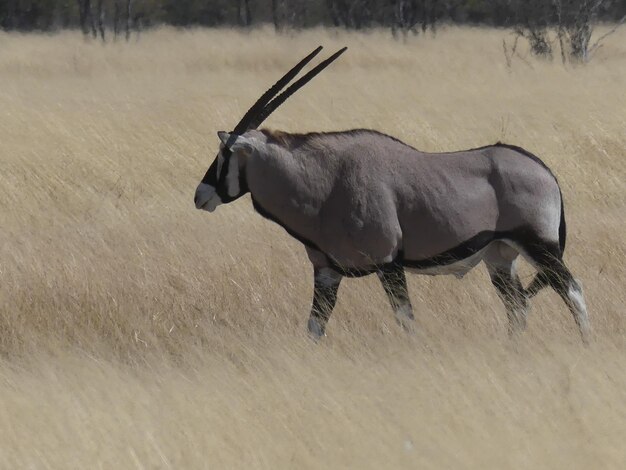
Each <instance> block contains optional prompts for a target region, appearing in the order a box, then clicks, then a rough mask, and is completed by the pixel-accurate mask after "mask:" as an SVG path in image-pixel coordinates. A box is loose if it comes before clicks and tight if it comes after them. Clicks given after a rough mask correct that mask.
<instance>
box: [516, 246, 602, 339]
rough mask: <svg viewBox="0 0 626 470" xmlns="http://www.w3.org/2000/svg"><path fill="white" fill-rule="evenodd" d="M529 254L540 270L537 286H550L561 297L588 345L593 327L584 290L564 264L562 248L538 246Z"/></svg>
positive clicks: (530, 290)
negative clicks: (590, 322)
mask: <svg viewBox="0 0 626 470" xmlns="http://www.w3.org/2000/svg"><path fill="white" fill-rule="evenodd" d="M529 254H530V255H531V258H532V259H533V261H534V262H535V264H536V266H537V269H538V270H539V274H538V275H537V278H536V279H537V282H536V285H539V284H545V285H549V286H550V287H552V288H553V289H554V290H555V291H556V292H557V293H558V294H559V295H560V296H561V298H562V299H563V301H564V302H565V304H566V305H567V307H568V308H569V310H570V312H571V313H572V316H573V317H574V321H575V322H576V325H577V326H578V329H579V331H580V336H581V337H582V340H583V342H584V343H588V342H589V337H590V335H591V326H590V324H589V316H588V315H587V306H586V305H585V298H584V296H583V290H582V287H581V286H580V284H579V283H578V282H577V281H576V279H574V276H572V273H571V272H570V270H569V269H568V268H567V266H566V265H565V263H564V262H563V257H562V256H563V253H562V252H561V249H560V247H555V246H551V245H549V246H545V247H543V249H542V248H541V247H538V246H536V247H531V250H529ZM533 284H535V281H533V283H532V284H531V286H529V288H528V292H529V293H531V294H532V293H533V291H532V288H533V287H534V286H533Z"/></svg>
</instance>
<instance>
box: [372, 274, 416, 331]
mask: <svg viewBox="0 0 626 470" xmlns="http://www.w3.org/2000/svg"><path fill="white" fill-rule="evenodd" d="M378 278H379V279H380V282H381V283H382V285H383V288H384V289H385V293H386V294H387V298H388V299H389V303H390V304H391V308H393V312H394V313H395V315H396V321H397V322H398V324H399V325H400V326H401V327H402V328H403V329H404V330H405V331H408V332H412V331H413V329H414V323H415V322H414V320H415V317H414V316H413V307H412V305H411V299H410V298H409V289H408V287H407V284H406V275H405V274H404V268H403V267H402V265H401V264H399V263H392V264H389V265H387V266H384V267H383V268H382V269H381V270H380V271H379V272H378Z"/></svg>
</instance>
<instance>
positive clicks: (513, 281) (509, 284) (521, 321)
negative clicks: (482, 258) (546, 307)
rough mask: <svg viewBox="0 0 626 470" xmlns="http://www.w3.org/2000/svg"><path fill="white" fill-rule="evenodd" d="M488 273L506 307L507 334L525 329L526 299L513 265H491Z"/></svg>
mask: <svg viewBox="0 0 626 470" xmlns="http://www.w3.org/2000/svg"><path fill="white" fill-rule="evenodd" d="M489 275H490V277H491V282H492V283H493V285H494V286H495V288H496V290H497V291H498V296H499V297H500V299H501V300H502V302H503V303H504V306H505V308H506V315H507V317H508V320H509V335H513V334H515V333H518V332H520V331H522V330H524V329H526V312H527V310H528V300H527V297H526V292H525V291H524V287H523V286H522V283H521V282H520V279H519V277H518V275H517V273H516V272H515V269H514V265H513V264H511V269H502V268H494V267H491V268H490V269H489Z"/></svg>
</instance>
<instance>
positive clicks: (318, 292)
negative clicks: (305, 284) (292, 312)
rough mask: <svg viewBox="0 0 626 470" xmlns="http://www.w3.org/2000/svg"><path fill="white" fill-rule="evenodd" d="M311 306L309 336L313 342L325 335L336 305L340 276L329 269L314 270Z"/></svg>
mask: <svg viewBox="0 0 626 470" xmlns="http://www.w3.org/2000/svg"><path fill="white" fill-rule="evenodd" d="M314 276H315V281H314V285H313V306H312V307H311V316H310V317H309V325H308V327H309V335H311V337H312V338H313V339H315V340H317V339H319V338H320V337H322V336H324V335H325V331H326V323H328V319H329V318H330V314H331V313H332V311H333V308H335V303H337V290H338V289H339V283H340V282H341V279H342V277H343V276H342V275H341V274H339V273H338V272H337V271H335V270H333V269H331V268H315V270H314Z"/></svg>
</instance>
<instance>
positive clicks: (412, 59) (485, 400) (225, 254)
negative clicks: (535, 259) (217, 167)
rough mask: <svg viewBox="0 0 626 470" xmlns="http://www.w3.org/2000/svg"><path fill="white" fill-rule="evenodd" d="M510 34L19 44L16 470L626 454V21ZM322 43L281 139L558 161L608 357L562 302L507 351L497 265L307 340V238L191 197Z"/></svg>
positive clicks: (5, 421)
mask: <svg viewBox="0 0 626 470" xmlns="http://www.w3.org/2000/svg"><path fill="white" fill-rule="evenodd" d="M505 35H506V33H505V32H504V31H489V30H480V29H461V28H451V29H447V30H442V31H440V32H439V33H438V35H437V37H436V39H433V38H431V37H419V38H417V39H412V40H409V41H408V42H407V43H406V44H402V43H397V42H394V41H392V40H391V39H390V38H389V34H388V33H387V32H379V33H377V32H375V33H370V34H363V35H361V34H358V35H357V34H347V33H342V32H327V31H322V30H315V31H309V32H305V33H301V34H297V35H286V36H275V35H274V34H273V33H270V32H269V31H263V30H259V31H255V32H251V33H249V34H243V33H238V32H233V31H226V30H223V31H201V30H198V31H187V32H182V31H180V32H177V31H174V30H158V31H153V32H150V33H147V34H145V35H144V36H142V38H141V39H140V41H139V42H131V43H130V44H125V43H119V44H108V45H106V46H102V45H101V44H99V43H89V42H84V41H83V40H82V38H81V37H80V36H79V35H78V34H77V33H62V34H58V35H55V36H51V37H49V36H20V35H0V201H2V205H1V209H0V214H1V219H0V220H1V228H0V423H1V426H0V467H1V468H207V467H210V468H232V467H240V468H348V467H351V468H566V467H567V468H624V465H626V447H625V446H624V440H625V439H626V367H625V365H626V336H625V333H626V315H625V313H626V312H624V301H625V299H626V295H625V293H624V288H625V285H624V276H625V275H626V268H625V267H624V263H625V261H626V246H625V239H624V233H625V230H626V220H625V213H626V212H625V210H626V187H625V184H626V183H625V181H626V165H625V157H626V155H625V152H626V150H625V149H626V131H625V129H626V92H625V88H624V80H625V77H626V30H624V29H622V30H621V32H618V33H616V34H615V35H613V36H612V37H611V38H610V39H609V40H607V42H606V46H605V47H604V48H602V49H600V51H599V52H598V54H597V55H596V57H595V58H594V59H593V61H592V62H591V63H590V64H589V65H587V66H584V67H576V66H568V67H564V66H563V65H562V64H560V63H559V62H557V61H555V62H554V63H547V62H540V61H535V60H531V61H530V65H528V64H526V63H524V62H523V61H521V60H514V63H513V67H512V69H511V70H509V69H507V68H506V65H505V60H504V56H503V53H502V44H501V40H502V38H503V37H504V36H505ZM318 44H323V45H325V46H327V52H326V54H328V53H330V52H332V51H333V50H334V49H336V48H338V47H340V46H343V45H344V44H346V45H348V46H350V50H349V51H348V53H347V54H346V55H344V56H343V57H342V58H341V60H340V61H338V62H337V63H335V64H333V65H332V66H331V68H330V69H328V70H327V71H326V72H324V73H323V74H322V75H320V76H319V77H318V78H317V79H316V80H315V81H314V82H312V83H311V84H310V85H309V86H308V87H307V88H305V89H303V90H302V91H301V92H300V93H299V94H298V95H296V96H295V97H293V98H292V99H291V100H290V101H289V102H288V103H287V104H285V105H284V107H282V108H281V109H280V110H279V111H277V112H276V113H275V115H273V116H272V117H271V118H270V120H269V121H268V122H267V125H268V126H269V127H273V128H278V129H283V130H291V131H308V130H336V129H349V128H354V127H370V128H376V129H379V130H381V131H385V132H388V133H391V134H392V135H395V136H397V137H399V138H401V139H403V140H405V141H406V142H408V143H410V144H412V145H414V146H416V147H418V148H421V149H424V150H429V151H443V150H456V149H463V148H469V147H475V146H480V145H484V144H488V143H493V142H495V141H497V140H504V141H506V142H510V143H515V144H519V145H522V146H524V147H525V148H527V149H528V150H530V151H532V152H534V153H536V154H538V155H540V156H541V157H542V158H543V159H544V160H545V161H546V162H547V163H548V164H549V165H550V166H551V167H552V169H553V170H554V172H555V173H556V174H557V175H558V177H559V179H560V182H561V185H562V188H563V193H564V197H565V201H566V215H567V219H568V229H569V234H568V235H569V236H568V247H567V250H566V260H567V262H568V264H569V266H570V267H571V268H572V270H573V271H574V273H575V275H576V276H577V277H578V278H579V279H580V280H581V281H582V283H583V285H584V288H585V292H586V297H587V303H588V306H589V311H590V316H591V320H592V324H593V327H594V330H595V336H594V340H593V342H592V344H591V346H590V347H589V348H585V347H583V346H582V345H581V342H580V340H579V337H578V335H577V332H576V329H575V327H574V322H573V320H572V318H571V317H570V315H569V313H568V312H567V310H566V308H565V306H564V304H563V303H562V302H561V301H560V299H558V298H557V296H556V294H554V293H553V292H550V291H548V290H546V291H543V292H542V293H541V294H540V295H539V296H538V297H537V298H535V299H534V301H533V302H532V306H533V311H532V313H531V317H530V320H529V328H528V331H527V332H526V334H524V335H523V336H522V337H521V338H519V339H518V340H517V341H513V342H511V341H509V340H508V339H507V337H506V320H505V314H504V310H503V307H502V305H501V303H500V301H499V300H498V298H497V297H496V295H495V292H494V290H493V288H492V287H491V285H490V283H489V280H488V278H487V275H486V272H485V270H484V268H483V267H480V268H478V269H476V270H474V271H473V272H471V273H470V274H469V275H468V276H466V278H465V279H463V280H461V281H459V280H456V279H454V278H450V277H436V278H430V277H420V276H415V275H410V276H409V277H410V279H409V283H410V289H411V295H412V299H413V303H414V305H415V308H416V314H417V323H418V326H419V333H418V334H417V335H416V336H414V337H407V336H406V335H404V334H403V332H402V331H400V330H399V328H398V327H396V325H395V323H394V321H393V316H392V313H391V309H390V307H389V306H388V304H387V301H386V299H385V296H384V294H383V291H382V288H381V286H380V285H379V284H378V281H377V279H375V278H365V279H360V280H348V281H346V282H344V284H343V285H342V288H341V290H340V300H339V304H338V307H337V309H336V310H335V313H334V315H333V317H332V319H331V322H330V324H329V329H328V337H327V338H325V339H324V341H323V342H322V343H321V344H317V345H316V344H313V343H312V342H310V341H309V340H308V339H307V337H306V334H305V326H306V320H307V317H308V311H309V305H310V298H311V294H312V272H311V268H310V266H309V264H308V261H307V260H306V255H305V253H304V249H303V248H302V247H301V245H300V244H299V243H298V242H296V241H294V240H293V239H291V238H290V237H289V236H288V235H287V234H286V233H284V232H283V230H282V229H281V228H280V227H278V226H275V225H272V224H271V223H270V222H267V221H265V220H263V219H262V218H261V217H260V216H258V215H257V214H255V213H254V212H253V210H252V207H251V204H250V201H249V198H247V197H246V198H244V199H242V200H240V201H238V202H236V203H234V204H232V205H230V206H224V207H221V208H219V209H218V211H217V212H216V213H214V214H210V215H209V214H207V213H204V212H199V211H196V210H195V209H194V207H193V194H194V190H195V187H196V184H197V183H198V181H199V179H200V178H201V177H202V175H203V174H204V171H205V170H206V168H207V167H208V165H209V163H210V162H211V160H212V159H213V157H214V155H215V151H216V148H217V142H218V140H217V137H216V135H215V132H216V131H217V130H229V129H231V128H232V126H233V125H234V124H235V123H236V121H237V120H238V118H239V117H240V116H241V115H242V113H243V112H244V111H245V110H246V109H247V107H248V106H249V105H250V104H251V103H252V102H253V101H254V100H255V99H256V98H257V97H258V95H259V94H260V93H261V92H262V91H264V90H265V88H266V87H267V86H269V85H270V84H271V83H273V81H274V80H275V79H276V78H277V77H278V76H279V75H280V74H281V73H282V72H283V71H284V70H285V69H286V68H288V67H289V66H290V65H291V64H293V63H294V62H295V61H297V60H298V59H299V58H300V57H301V56H303V55H304V54H305V53H306V52H309V51H310V50H312V49H313V48H314V47H315V46H317V45H318ZM268 184H271V182H268ZM530 275H531V270H530V268H528V267H527V266H526V268H525V269H524V270H523V278H524V282H526V283H527V282H528V281H529V279H530Z"/></svg>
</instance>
